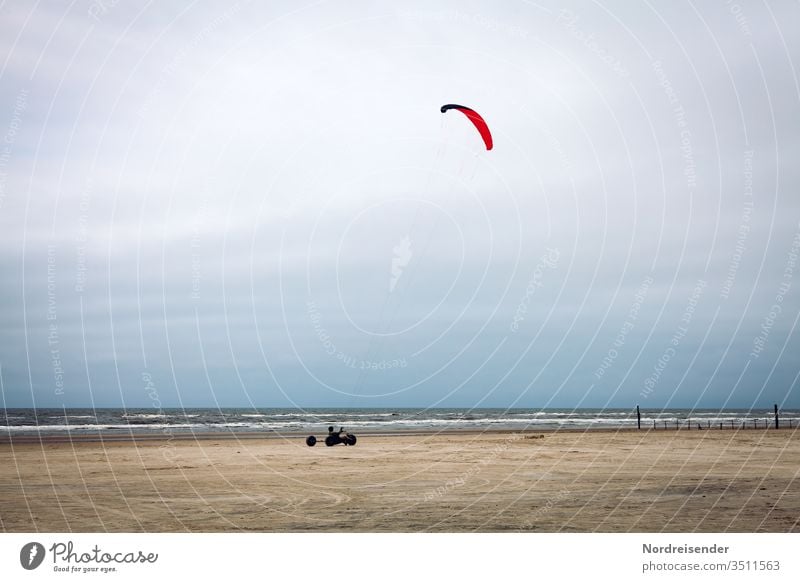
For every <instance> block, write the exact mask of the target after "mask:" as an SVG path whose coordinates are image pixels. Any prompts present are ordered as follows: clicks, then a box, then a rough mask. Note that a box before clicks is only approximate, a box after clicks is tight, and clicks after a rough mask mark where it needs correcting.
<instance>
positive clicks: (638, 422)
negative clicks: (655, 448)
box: [636, 404, 793, 430]
mask: <svg viewBox="0 0 800 582" xmlns="http://www.w3.org/2000/svg"><path fill="white" fill-rule="evenodd" d="M787 420H788V422H789V428H792V420H793V419H791V418H789V419H787ZM762 421H763V422H764V428H769V419H766V418H754V419H753V428H758V423H760V422H762ZM663 422H664V428H667V422H668V421H666V420H665V421H663ZM725 424H727V423H726V422H724V421H723V422H720V423H719V428H720V430H721V429H722V428H723V425H725ZM730 424H731V428H737V421H735V420H731V421H730ZM636 426H637V427H638V428H639V430H641V428H642V413H641V412H640V411H639V405H638V404H637V405H636ZM653 428H654V429H655V428H657V427H656V420H655V419H653ZM679 428H680V420H679V419H677V418H676V419H675V429H676V430H677V429H679ZM686 428H687V429H691V428H692V423H691V421H687V423H686ZM697 428H698V430H700V429H702V428H703V425H702V424H701V423H699V422H698V423H697ZM706 428H709V429H710V428H711V421H710V420H709V421H708V422H707V425H706ZM741 428H747V421H745V420H743V421H742V425H741ZM775 428H780V419H779V417H778V405H777V404H776V405H775Z"/></svg>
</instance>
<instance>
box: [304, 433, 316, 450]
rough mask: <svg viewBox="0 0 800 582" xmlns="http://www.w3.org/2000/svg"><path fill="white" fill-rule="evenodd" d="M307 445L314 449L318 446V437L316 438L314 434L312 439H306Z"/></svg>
mask: <svg viewBox="0 0 800 582" xmlns="http://www.w3.org/2000/svg"><path fill="white" fill-rule="evenodd" d="M306 444H307V445H308V446H309V447H313V446H314V445H315V444H317V437H315V436H314V435H313V434H312V435H311V436H310V437H308V438H307V439H306Z"/></svg>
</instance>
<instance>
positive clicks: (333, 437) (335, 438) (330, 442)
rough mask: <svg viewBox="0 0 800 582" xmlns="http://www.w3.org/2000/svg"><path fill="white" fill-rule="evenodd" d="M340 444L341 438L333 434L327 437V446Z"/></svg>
mask: <svg viewBox="0 0 800 582" xmlns="http://www.w3.org/2000/svg"><path fill="white" fill-rule="evenodd" d="M338 442H339V437H338V436H336V435H333V434H329V435H328V436H326V437H325V445H326V446H329V447H332V446H333V445H335V444H337V443H338Z"/></svg>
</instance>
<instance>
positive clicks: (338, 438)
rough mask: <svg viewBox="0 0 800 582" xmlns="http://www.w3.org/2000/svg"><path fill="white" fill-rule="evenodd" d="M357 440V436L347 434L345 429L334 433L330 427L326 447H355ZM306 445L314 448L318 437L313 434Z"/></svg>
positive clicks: (342, 428)
mask: <svg viewBox="0 0 800 582" xmlns="http://www.w3.org/2000/svg"><path fill="white" fill-rule="evenodd" d="M356 440H357V439H356V435H354V434H350V433H349V432H345V430H344V427H341V428H339V432H334V430H333V427H332V426H329V427H328V436H326V437H325V445H326V446H328V447H332V446H333V445H345V446H347V445H350V446H351V447H352V446H355V444H356ZM306 444H307V445H308V446H309V447H313V446H314V445H315V444H317V437H315V436H314V435H313V434H312V435H311V436H310V437H308V438H307V439H306Z"/></svg>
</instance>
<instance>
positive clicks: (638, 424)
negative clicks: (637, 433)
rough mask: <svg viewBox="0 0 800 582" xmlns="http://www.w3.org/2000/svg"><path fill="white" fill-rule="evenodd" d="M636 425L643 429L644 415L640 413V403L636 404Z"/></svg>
mask: <svg viewBox="0 0 800 582" xmlns="http://www.w3.org/2000/svg"><path fill="white" fill-rule="evenodd" d="M636 426H638V427H639V430H642V415H641V414H640V413H639V405H638V404H637V405H636Z"/></svg>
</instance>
